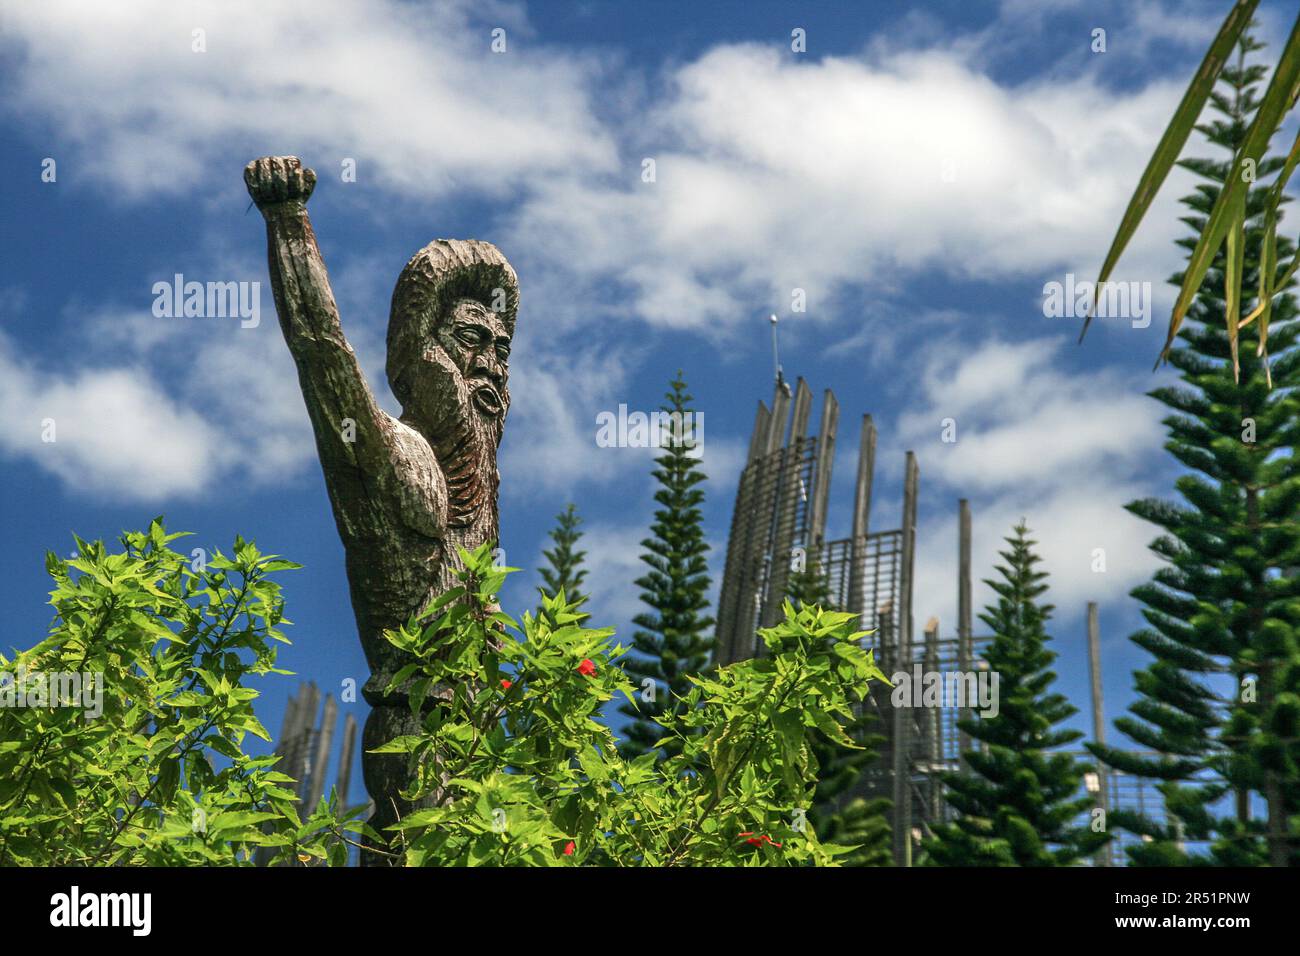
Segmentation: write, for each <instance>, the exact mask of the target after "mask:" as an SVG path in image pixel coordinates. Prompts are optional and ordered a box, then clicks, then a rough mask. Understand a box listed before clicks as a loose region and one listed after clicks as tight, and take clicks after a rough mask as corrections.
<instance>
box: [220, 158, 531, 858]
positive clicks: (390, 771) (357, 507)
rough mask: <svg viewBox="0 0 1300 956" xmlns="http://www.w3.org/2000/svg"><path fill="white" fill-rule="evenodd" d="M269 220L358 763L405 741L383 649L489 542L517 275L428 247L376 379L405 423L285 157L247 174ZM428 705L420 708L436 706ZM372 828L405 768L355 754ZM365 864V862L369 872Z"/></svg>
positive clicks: (494, 261)
mask: <svg viewBox="0 0 1300 956" xmlns="http://www.w3.org/2000/svg"><path fill="white" fill-rule="evenodd" d="M244 181H245V183H246V184H247V186H248V192H249V194H250V195H251V196H252V198H253V202H254V203H256V204H257V207H258V209H260V210H261V212H262V215H263V217H264V218H265V219H266V237H267V255H268V258H269V260H270V272H271V285H272V289H273V290H274V293H275V307H276V312H277V313H278V315H279V318H280V328H281V329H282V330H283V332H284V340H285V342H286V343H287V344H288V346H289V351H290V352H291V353H292V354H293V359H294V362H295V364H296V365H297V367H298V381H299V384H300V385H301V387H302V394H303V398H304V399H305V400H306V403H307V413H308V415H309V416H310V417H311V423H312V428H313V430H314V432H315V435H316V449H317V451H318V453H319V455H320V461H321V467H322V469H323V470H324V473H325V484H326V487H327V488H328V489H329V497H330V504H331V505H332V507H333V511H334V520H335V522H336V524H337V525H338V531H339V537H340V538H342V539H343V547H344V551H345V553H346V561H347V575H348V586H349V589H350V592H351V597H352V608H353V611H354V613H355V615H356V620H357V630H358V631H359V633H360V636H361V645H362V647H363V648H364V650H365V655H366V662H367V663H368V665H369V667H370V677H369V679H368V680H367V681H366V684H365V687H364V691H363V693H364V696H365V698H366V701H367V702H368V703H369V704H370V706H371V712H370V716H369V718H368V719H367V721H366V725H365V732H364V734H363V737H362V739H363V743H364V750H366V751H369V750H370V749H372V748H374V747H377V746H379V745H381V744H383V743H386V742H388V741H389V740H392V739H393V738H394V737H396V736H398V735H400V734H408V733H415V732H416V728H417V726H418V721H419V718H418V717H413V716H412V715H411V712H410V709H409V706H408V704H407V696H406V693H405V691H404V690H402V689H399V690H398V691H395V692H393V693H389V694H386V693H385V688H386V687H387V686H388V684H389V682H390V680H391V679H392V676H393V674H394V673H395V672H396V671H397V670H398V669H399V668H400V667H401V666H402V665H403V664H404V663H406V661H405V660H403V659H402V655H401V654H400V652H399V651H398V650H397V649H396V648H395V647H393V646H392V645H391V644H389V643H388V641H386V640H385V639H384V636H383V632H384V630H385V629H387V628H396V627H398V626H399V625H401V624H402V623H404V622H405V621H406V620H407V619H408V618H410V617H411V616H412V615H413V614H415V613H418V612H419V611H421V610H423V609H424V607H425V606H426V605H427V604H428V602H429V601H430V600H431V599H432V598H433V597H435V596H437V595H439V594H441V593H443V592H445V591H446V590H448V589H449V588H451V587H453V586H454V585H455V570H456V567H457V563H458V556H457V551H456V549H457V547H462V548H465V549H467V550H469V549H473V548H476V547H478V546H480V545H482V544H483V543H484V542H487V541H496V540H497V537H498V523H497V486H498V483H499V481H500V478H499V475H498V472H497V446H498V445H499V444H500V442H501V433H502V428H503V426H504V423H505V417H506V412H507V410H508V409H509V407H510V391H509V389H508V388H507V381H506V380H507V375H508V371H507V362H508V360H509V357H510V340H511V336H512V335H513V333H514V326H515V314H516V311H517V308H518V304H519V287H518V280H517V279H516V278H515V273H514V270H513V269H512V268H511V267H510V263H508V262H507V261H506V259H505V257H504V256H502V255H501V253H500V252H499V251H498V250H497V249H496V247H495V246H493V245H491V244H489V243H486V242H478V241H476V240H457V239H438V240H435V241H433V242H431V243H429V244H428V245H427V246H425V247H424V248H423V249H421V250H420V251H419V252H417V253H416V254H415V255H414V256H413V257H412V258H411V261H410V262H408V263H407V264H406V268H405V269H403V270H402V274H401V275H400V276H399V277H398V280H397V287H396V288H395V289H394V290H393V301H392V309H391V312H390V314H389V320H388V359H387V367H386V372H387V375H388V382H389V385H390V386H391V387H392V390H393V394H394V395H395V396H396V397H397V400H398V401H399V402H400V403H401V406H402V414H401V417H399V418H393V417H392V416H390V415H388V414H386V413H385V412H384V411H383V410H382V409H381V408H380V407H379V405H378V403H377V402H376V401H375V397H374V395H373V394H372V393H371V391H370V389H369V388H368V387H367V385H366V381H365V378H364V376H363V375H362V372H361V367H360V366H359V365H358V363H357V359H356V355H355V354H354V353H353V351H352V348H351V346H349V345H348V342H347V339H346V338H345V337H344V335H343V328H342V326H341V324H340V321H339V313H338V309H337V307H336V306H335V303H334V295H333V293H332V292H331V290H330V283H329V277H328V276H327V275H326V272H325V262H324V260H323V259H322V258H321V253H320V249H319V248H318V247H317V245H316V237H315V235H314V233H313V232H312V227H311V221H310V219H309V218H308V216H307V206H306V203H307V200H308V198H310V196H311V193H312V189H313V188H314V186H315V184H316V176H315V174H314V173H313V172H312V171H311V170H310V169H307V168H305V167H304V166H303V165H302V164H301V163H300V162H299V160H298V159H297V158H296V157H293V156H270V157H266V158H263V159H257V160H254V161H253V162H251V163H249V164H248V166H247V167H246V168H245V170H244ZM436 697H437V695H433V699H431V702H430V704H429V706H436ZM362 765H363V768H364V771H365V782H366V789H367V790H368V791H369V793H370V796H371V798H372V799H373V800H374V804H375V812H374V815H373V816H372V817H371V821H370V822H371V825H372V826H374V827H375V828H376V829H377V830H378V831H379V832H381V833H383V832H384V830H383V828H384V827H386V826H388V825H390V824H392V823H394V822H395V821H396V820H397V819H399V818H400V817H402V816H405V815H406V814H407V813H409V812H410V810H411V809H413V807H412V805H411V804H409V803H407V802H406V801H403V800H402V799H401V798H400V797H399V796H398V791H399V790H400V789H401V788H402V787H404V786H406V785H407V783H408V781H407V779H406V760H405V757H404V756H403V755H379V754H371V753H368V752H367V753H364V754H363V757H362ZM377 856H378V855H377V854H363V863H376V862H379V860H378V859H377Z"/></svg>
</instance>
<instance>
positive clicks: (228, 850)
mask: <svg viewBox="0 0 1300 956" xmlns="http://www.w3.org/2000/svg"><path fill="white" fill-rule="evenodd" d="M182 536H183V535H181V534H168V533H167V532H166V530H165V529H164V528H163V525H162V521H161V520H160V519H157V520H155V521H154V522H153V523H152V524H151V525H150V527H149V530H148V532H131V533H127V534H124V535H123V536H122V538H121V544H122V550H121V551H117V552H110V551H108V550H107V549H106V548H105V547H104V545H103V543H102V542H95V543H94V544H87V543H86V542H84V541H82V540H81V539H80V538H77V539H76V540H77V552H78V553H77V556H76V557H75V558H72V559H71V560H64V559H61V558H59V557H58V556H57V555H55V554H53V553H49V554H47V555H46V561H45V563H46V569H47V570H48V571H49V574H50V577H51V578H53V580H54V590H53V591H52V592H51V593H50V603H51V604H52V605H53V606H54V609H55V618H54V621H53V623H52V625H51V627H50V633H49V636H48V637H46V639H45V640H43V641H41V642H40V643H39V644H37V645H36V646H35V647H33V648H31V649H30V650H27V651H23V652H22V653H19V654H18V655H17V656H16V657H15V658H14V659H13V660H8V659H6V658H5V657H4V655H3V654H0V672H4V673H5V674H7V675H9V678H10V683H9V690H10V692H11V693H13V694H15V699H16V694H17V690H18V688H19V686H20V685H22V684H25V683H28V682H29V681H30V680H31V679H32V678H34V677H36V676H37V675H54V674H89V675H94V680H95V681H96V682H98V683H99V686H100V688H101V689H102V692H103V696H102V713H100V714H99V715H98V716H88V712H87V710H86V709H83V708H80V707H68V706H59V707H46V706H6V707H4V708H3V709H0V865H10V866H12V865H32V866H62V865H105V866H109V865H147V866H202V865H234V864H246V863H249V862H251V858H252V855H253V851H254V850H255V849H256V848H257V847H262V846H264V847H268V848H270V849H271V850H272V851H273V852H272V853H271V860H272V861H273V862H278V861H281V860H288V861H294V862H306V861H310V860H319V859H324V858H327V857H328V858H329V859H330V861H331V862H333V863H336V864H341V863H343V862H345V861H346V858H347V845H346V842H345V841H350V839H351V838H350V837H349V836H348V835H347V834H349V833H357V832H359V831H360V829H361V827H362V824H361V823H360V822H359V821H357V820H355V819H353V817H350V816H349V815H348V814H345V813H343V812H342V811H341V810H340V809H339V808H338V807H337V806H336V804H335V802H334V801H333V799H332V798H331V799H330V800H322V801H321V805H320V806H319V807H318V808H316V810H315V812H313V813H312V814H311V815H310V816H309V817H308V818H307V819H306V820H302V819H301V818H300V817H299V814H298V811H297V808H296V807H295V804H296V802H297V797H296V795H295V793H294V792H293V791H292V790H291V789H288V788H286V787H285V786H284V785H285V784H292V783H293V781H292V780H291V779H290V778H289V777H287V776H286V775H284V774H282V773H277V772H276V771H275V770H273V769H272V766H273V764H274V763H275V761H276V759H277V758H275V757H273V756H268V757H251V756H249V755H248V754H246V753H245V752H244V748H243V743H244V738H245V735H247V734H250V733H251V734H253V735H255V736H257V737H260V738H262V739H263V740H269V739H270V737H269V736H268V734H267V732H266V729H265V728H264V727H263V726H262V724H261V723H260V722H259V721H258V719H257V717H256V716H255V715H254V713H253V701H254V700H256V699H257V696H258V692H257V691H256V690H254V689H253V688H250V687H246V686H244V681H245V679H246V678H248V677H249V676H260V675H263V674H268V673H278V674H283V673H287V672H286V671H282V670H277V669H276V667H275V642H276V641H281V642H285V643H287V641H285V638H284V636H283V634H281V633H280V631H279V630H278V628H279V625H280V624H282V623H287V622H285V621H284V618H283V610H284V604H283V601H282V600H281V598H280V586H279V585H278V584H277V583H275V582H274V581H272V580H271V579H270V578H269V575H270V574H272V573H274V572H276V571H283V570H288V569H291V568H296V567H298V565H296V564H293V563H292V562H289V561H283V560H280V559H279V558H277V557H276V556H275V555H263V554H260V553H259V552H258V550H257V548H256V547H255V546H254V545H253V544H252V543H250V542H246V541H243V540H242V539H239V538H236V539H235V546H234V552H233V554H232V555H231V556H230V557H227V556H225V555H223V554H221V553H220V552H216V553H215V554H214V555H213V556H212V557H211V558H209V559H208V560H207V561H206V562H205V563H204V564H201V563H200V562H198V561H197V560H196V561H194V562H193V563H191V562H190V561H188V560H187V559H186V558H184V557H182V556H181V555H180V554H178V553H176V552H175V551H173V550H172V549H171V548H170V547H168V544H169V542H171V541H173V540H175V539H176V538H179V537H182ZM24 678H27V680H24ZM92 710H99V706H98V705H97V706H95V707H93V708H92ZM213 758H215V759H213ZM216 763H221V764H223V765H224V766H223V767H222V769H220V770H217V769H215V768H214V765H215V764H216ZM264 831H266V832H264Z"/></svg>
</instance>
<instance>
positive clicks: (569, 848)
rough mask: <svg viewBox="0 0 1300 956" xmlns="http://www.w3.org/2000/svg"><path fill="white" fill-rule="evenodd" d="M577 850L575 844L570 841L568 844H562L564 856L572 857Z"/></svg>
mask: <svg viewBox="0 0 1300 956" xmlns="http://www.w3.org/2000/svg"><path fill="white" fill-rule="evenodd" d="M577 848H578V847H577V844H575V843H574V842H573V841H572V840H570V841H569V842H568V843H566V844H564V855H565V856H573V851H574V850H576V849H577Z"/></svg>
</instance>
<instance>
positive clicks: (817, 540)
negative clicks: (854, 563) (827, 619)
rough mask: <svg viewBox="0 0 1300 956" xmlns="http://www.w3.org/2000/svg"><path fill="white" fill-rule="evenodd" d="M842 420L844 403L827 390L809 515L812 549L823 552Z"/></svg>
mask: <svg viewBox="0 0 1300 956" xmlns="http://www.w3.org/2000/svg"><path fill="white" fill-rule="evenodd" d="M839 421H840V403H839V402H838V401H836V399H835V393H834V392H832V391H831V390H830V389H829V388H828V389H826V393H825V396H824V397H823V398H822V419H821V426H820V428H819V429H818V431H817V463H816V465H815V472H814V476H813V494H812V507H811V509H810V510H809V515H808V541H809V550H810V551H813V550H815V551H816V553H817V554H818V556H820V555H821V549H822V545H823V543H824V540H825V537H826V511H827V506H828V503H829V498H830V493H831V469H832V468H833V467H834V465H835V430H836V428H837V427H838V426H839Z"/></svg>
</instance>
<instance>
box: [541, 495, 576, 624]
mask: <svg viewBox="0 0 1300 956" xmlns="http://www.w3.org/2000/svg"><path fill="white" fill-rule="evenodd" d="M581 524H582V518H581V517H580V516H579V515H578V510H577V508H575V507H574V505H573V504H572V502H570V504H569V506H568V507H567V508H565V510H564V511H562V512H560V513H559V514H558V515H556V516H555V527H554V528H552V529H551V531H550V535H549V536H550V539H551V543H552V545H553V546H552V547H551V548H549V549H547V550H545V551H543V552H542V555H543V556H544V557H545V558H546V563H547V566H546V567H543V568H541V575H542V582H543V584H544V585H545V587H543V588H540V589H539V590H541V591H542V592H543V593H545V594H546V595H548V596H550V597H554V596H555V595H557V594H559V593H560V591H563V592H564V595H565V597H567V598H568V599H569V600H570V601H572V602H575V603H578V602H581V601H585V600H586V599H587V595H586V594H584V593H583V592H582V590H581V589H582V582H583V581H584V580H585V579H586V577H587V569H586V568H584V567H583V566H582V559H583V558H585V557H586V556H587V552H586V551H578V550H577V546H578V542H579V541H580V540H581V538H582V532H581V531H579V530H578V527H579V525H581ZM537 613H538V614H541V613H543V612H542V609H541V608H540V607H539V608H538V609H537Z"/></svg>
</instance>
